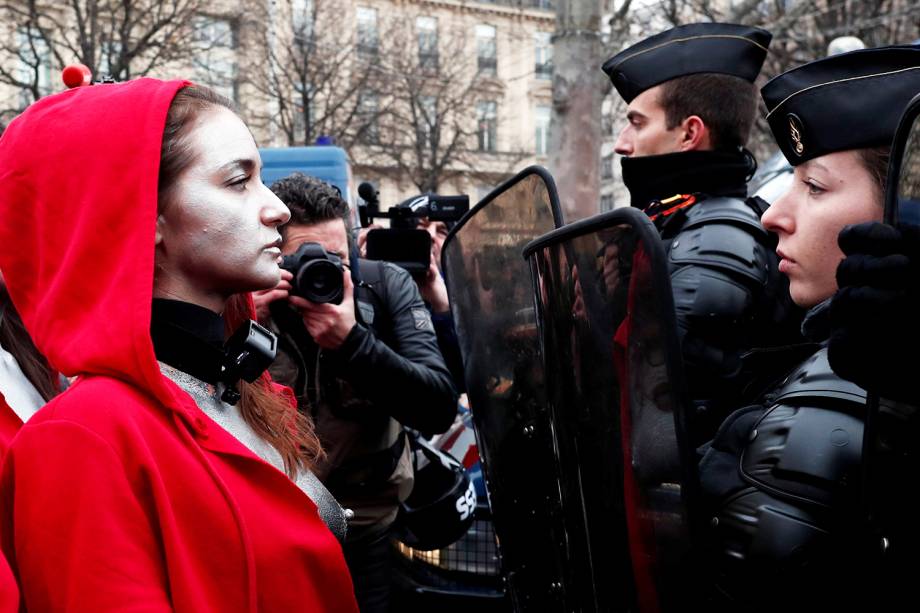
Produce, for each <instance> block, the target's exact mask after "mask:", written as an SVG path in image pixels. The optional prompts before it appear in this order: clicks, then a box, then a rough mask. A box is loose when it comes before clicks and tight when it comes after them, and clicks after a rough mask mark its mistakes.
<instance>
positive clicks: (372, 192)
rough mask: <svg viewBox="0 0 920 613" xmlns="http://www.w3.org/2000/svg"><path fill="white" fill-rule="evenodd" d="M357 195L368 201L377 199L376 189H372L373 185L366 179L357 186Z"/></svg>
mask: <svg viewBox="0 0 920 613" xmlns="http://www.w3.org/2000/svg"><path fill="white" fill-rule="evenodd" d="M358 195H359V196H361V197H362V198H363V199H364V201H365V202H368V203H370V202H375V201H376V200H377V190H376V189H374V186H373V185H372V184H370V183H368V182H367V181H365V182H364V183H362V184H361V185H359V186H358Z"/></svg>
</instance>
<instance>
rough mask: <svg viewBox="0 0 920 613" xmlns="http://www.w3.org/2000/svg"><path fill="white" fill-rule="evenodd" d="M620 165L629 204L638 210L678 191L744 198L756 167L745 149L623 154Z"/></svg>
mask: <svg viewBox="0 0 920 613" xmlns="http://www.w3.org/2000/svg"><path fill="white" fill-rule="evenodd" d="M621 164H622V168H623V183H624V184H625V185H626V188H627V189H628V190H629V195H630V204H631V205H632V206H633V207H636V208H640V209H645V208H646V207H647V206H648V205H649V203H651V202H652V201H655V200H662V199H664V198H670V197H671V196H675V195H677V194H695V193H703V194H706V195H708V196H734V197H738V198H744V197H746V196H747V182H748V180H749V179H750V178H751V176H752V175H753V174H754V171H755V170H757V162H756V161H755V160H754V156H752V155H751V153H750V152H749V151H747V149H737V150H731V151H682V152H680V153H666V154H664V155H647V156H641V157H624V158H623V159H622V162H621Z"/></svg>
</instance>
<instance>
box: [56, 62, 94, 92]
mask: <svg viewBox="0 0 920 613" xmlns="http://www.w3.org/2000/svg"><path fill="white" fill-rule="evenodd" d="M61 78H62V79H63V80H64V85H66V86H67V87H68V88H69V89H73V88H74V87H82V86H83V85H89V84H90V83H92V82H93V73H92V72H90V70H89V68H87V67H86V66H84V65H83V64H71V65H70V66H68V67H67V68H65V69H64V71H63V72H62V73H61Z"/></svg>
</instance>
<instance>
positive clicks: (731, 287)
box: [623, 151, 801, 443]
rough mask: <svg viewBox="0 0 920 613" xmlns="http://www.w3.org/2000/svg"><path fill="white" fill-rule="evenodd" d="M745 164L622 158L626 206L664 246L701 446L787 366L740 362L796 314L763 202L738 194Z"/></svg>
mask: <svg viewBox="0 0 920 613" xmlns="http://www.w3.org/2000/svg"><path fill="white" fill-rule="evenodd" d="M753 170H754V161H753V159H752V158H751V157H750V154H748V153H747V152H746V151H691V152H685V153H673V154H667V155H658V156H646V157H639V158H624V159H623V178H624V181H625V183H626V186H627V187H628V188H629V189H630V193H631V194H633V196H634V199H633V204H634V206H638V207H640V208H643V209H644V210H645V211H646V213H648V215H649V216H650V217H651V218H652V220H653V221H654V223H655V225H656V226H657V227H658V229H659V232H660V234H661V238H662V240H664V242H665V247H666V251H667V256H668V265H669V269H670V272H671V286H672V290H673V292H674V306H675V308H676V310H677V324H678V334H679V336H680V341H681V351H682V353H683V358H684V365H685V368H686V378H687V381H688V384H689V391H690V397H691V399H692V401H693V403H694V407H695V409H696V416H695V425H696V427H697V430H698V431H699V435H698V436H697V441H698V442H700V443H701V442H703V441H704V440H707V439H708V438H709V437H711V436H712V433H713V431H714V427H715V425H717V424H718V423H719V422H720V421H721V420H722V419H724V417H725V416H726V415H727V414H728V412H730V411H731V410H733V409H734V408H736V407H737V406H739V404H742V403H744V402H746V401H748V400H753V399H755V398H756V397H757V396H758V395H759V394H760V393H762V392H763V391H764V387H765V385H766V384H768V383H770V382H772V381H773V380H775V379H776V378H777V377H778V376H781V375H782V374H784V373H785V371H786V370H787V369H788V367H789V366H791V364H789V363H786V362H784V361H783V360H781V359H780V358H779V357H774V358H772V359H771V360H767V361H764V360H761V361H760V362H758V366H757V369H756V372H755V371H753V367H751V366H746V365H745V363H744V358H745V357H746V356H747V355H748V354H749V352H750V351H751V350H752V348H755V347H778V346H784V345H787V344H793V343H796V342H799V340H800V336H799V335H798V324H799V321H800V319H801V317H800V315H799V314H798V309H796V308H795V306H794V305H793V304H792V302H791V301H790V299H789V292H788V281H787V280H786V279H785V277H783V276H782V275H780V273H779V271H778V270H777V257H776V253H775V249H776V243H775V238H774V237H772V236H771V235H770V234H769V233H767V231H766V230H764V228H763V226H762V225H761V223H760V216H761V214H762V213H763V211H764V210H766V207H767V204H766V203H765V202H763V201H762V200H760V199H758V198H748V197H747V184H746V181H747V179H749V178H750V175H751V174H752V173H753ZM675 194H677V195H675ZM666 195H667V196H670V197H667V196H666ZM781 355H783V354H782V353H777V354H776V356H781ZM764 364H767V365H769V366H771V368H769V369H765V368H764ZM701 436H702V437H705V438H702V439H701V438H699V437H701Z"/></svg>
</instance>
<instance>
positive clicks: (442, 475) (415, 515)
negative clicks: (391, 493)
mask: <svg viewBox="0 0 920 613" xmlns="http://www.w3.org/2000/svg"><path fill="white" fill-rule="evenodd" d="M407 434H408V438H409V444H410V447H411V449H412V463H413V466H414V467H415V485H414V486H413V488H412V493H411V494H410V495H409V497H408V498H407V499H406V500H405V501H403V502H402V503H401V504H400V506H399V515H398V516H397V520H396V531H395V532H396V538H397V539H398V540H399V541H401V542H402V543H404V544H406V545H408V546H409V547H412V548H413V549H419V550H422V551H431V550H433V549H440V548H442V547H447V546H448V545H450V544H451V543H454V542H455V541H457V540H458V539H459V538H460V537H461V536H463V535H464V534H466V531H467V530H468V529H469V527H470V525H472V523H473V514H474V512H475V510H476V490H475V488H474V487H473V483H472V481H470V478H469V476H468V475H467V473H466V469H465V468H464V467H463V464H461V463H460V462H459V461H458V460H457V459H456V458H454V457H453V456H452V455H450V454H449V453H447V452H445V451H442V450H440V449H438V448H436V447H434V446H433V445H432V444H431V443H429V442H428V441H426V440H425V439H423V438H422V437H421V436H420V435H418V433H415V432H411V431H410V432H407Z"/></svg>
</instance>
